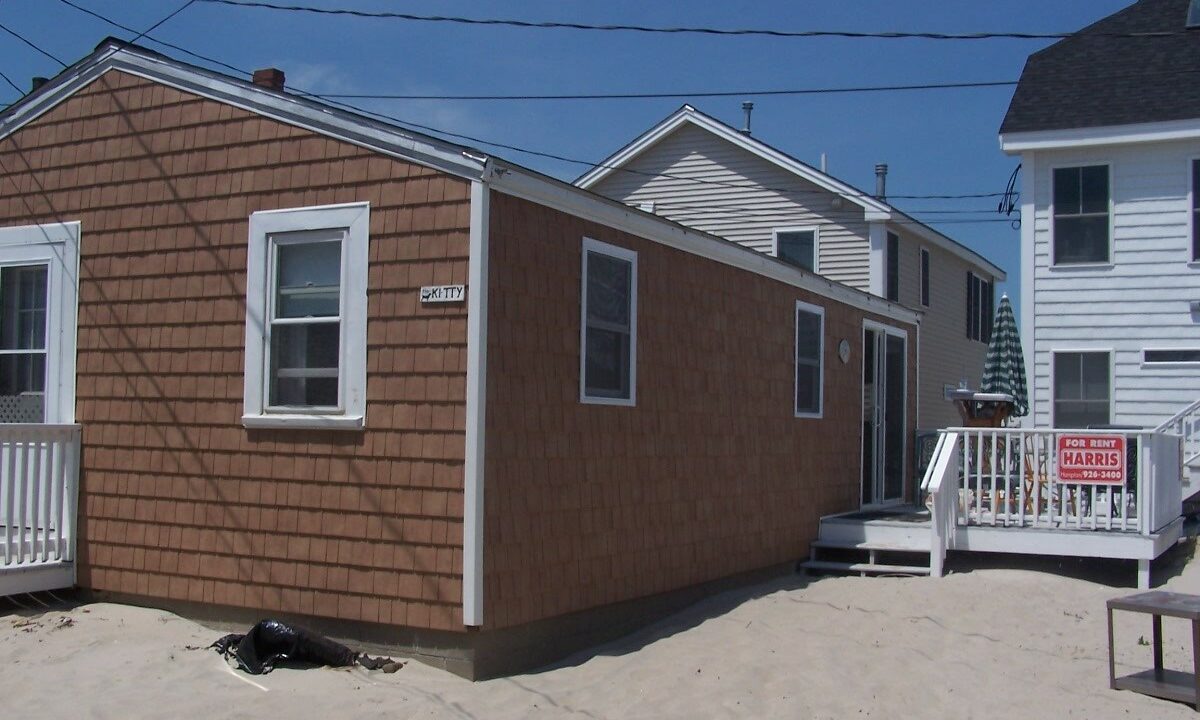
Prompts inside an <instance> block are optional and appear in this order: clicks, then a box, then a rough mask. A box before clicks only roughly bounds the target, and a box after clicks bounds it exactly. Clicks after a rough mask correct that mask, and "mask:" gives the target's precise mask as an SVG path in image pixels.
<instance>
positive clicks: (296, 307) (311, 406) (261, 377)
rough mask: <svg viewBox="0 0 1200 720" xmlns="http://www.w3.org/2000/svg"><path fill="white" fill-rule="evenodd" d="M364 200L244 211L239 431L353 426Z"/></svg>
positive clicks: (362, 350)
mask: <svg viewBox="0 0 1200 720" xmlns="http://www.w3.org/2000/svg"><path fill="white" fill-rule="evenodd" d="M369 214H370V208H369V205H368V204H367V203H355V204H350V205H334V206H327V207H312V208H298V209H290V210H274V211H265V212H258V213H254V214H253V215H251V216H250V239H249V255H248V258H247V282H246V287H247V295H246V392H245V403H246V407H245V415H244V416H243V418H242V421H243V423H244V424H245V425H246V426H247V427H323V428H335V429H336V428H340V429H355V428H361V427H362V426H363V423H364V419H365V417H366V339H367V338H366V315H367V292H366V287H367V230H368V225H369V218H370V215H369Z"/></svg>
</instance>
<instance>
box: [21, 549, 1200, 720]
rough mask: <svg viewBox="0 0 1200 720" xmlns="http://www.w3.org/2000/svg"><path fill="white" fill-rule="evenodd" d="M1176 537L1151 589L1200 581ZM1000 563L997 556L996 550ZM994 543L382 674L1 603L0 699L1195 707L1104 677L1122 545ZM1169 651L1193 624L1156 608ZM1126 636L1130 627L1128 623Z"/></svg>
mask: <svg viewBox="0 0 1200 720" xmlns="http://www.w3.org/2000/svg"><path fill="white" fill-rule="evenodd" d="M1191 552H1192V549H1191V546H1190V545H1180V546H1177V547H1176V548H1175V549H1173V550H1172V551H1171V552H1170V553H1169V556H1167V557H1164V559H1163V560H1160V561H1159V562H1158V563H1156V566H1155V571H1156V582H1159V581H1160V580H1161V581H1163V582H1162V583H1161V584H1160V585H1159V586H1158V587H1159V589H1169V590H1175V591H1180V592H1192V593H1200V561H1195V562H1192V561H1190V555H1191ZM1005 565H1007V567H1006V566H1005ZM1022 565H1024V566H1027V565H1028V559H1005V558H999V559H993V560H991V561H990V564H989V566H982V565H979V564H976V565H973V566H964V565H962V564H961V562H960V563H959V564H958V565H957V568H958V572H955V573H953V574H951V575H949V576H948V577H946V578H943V579H941V580H931V579H928V578H874V579H863V578H857V577H853V578H843V577H825V578H812V579H808V578H803V577H791V578H784V579H780V580H777V581H775V582H771V583H767V584H765V585H758V586H755V587H752V588H747V589H744V590H740V591H736V592H730V593H725V594H722V595H719V596H714V597H713V598H710V599H709V600H707V601H705V602H703V603H700V604H699V605H696V606H694V607H692V608H691V609H689V610H688V611H686V612H684V613H681V614H679V615H675V616H672V617H671V618H668V619H667V620H665V621H663V622H661V623H658V624H657V625H654V626H652V627H650V628H648V629H646V630H645V631H643V632H641V633H638V634H636V635H633V636H630V637H627V638H624V639H622V640H620V641H618V642H616V643H612V644H609V645H605V646H602V647H600V648H597V649H595V650H594V651H592V652H589V653H585V654H581V655H578V656H576V657H573V658H570V659H569V660H568V661H566V662H564V663H562V664H561V665H559V666H556V667H553V668H549V669H545V670H542V671H540V672H535V673H530V674H525V675H520V676H516V677H512V678H506V679H501V680H493V681H488V682H480V683H471V682H468V681H466V680H463V679H461V678H458V677H456V676H454V675H450V674H448V673H445V672H442V671H439V670H435V669H433V668H430V667H427V666H424V665H421V664H419V663H409V664H408V665H406V666H405V667H404V668H403V669H401V670H400V671H399V672H396V673H395V674H390V675H389V674H383V673H380V672H367V671H364V670H362V669H354V670H334V669H329V668H310V669H287V668H284V669H277V670H276V671H275V672H273V673H271V674H270V675H265V676H258V677H253V678H251V677H248V676H245V675H242V674H240V673H235V672H234V671H233V670H231V669H230V668H229V667H228V666H227V665H226V663H225V661H224V660H223V659H221V658H220V657H219V656H218V655H217V654H216V653H214V652H213V651H209V650H195V649H188V647H189V646H206V645H208V644H209V643H211V642H212V641H213V640H214V639H216V638H217V637H219V636H220V635H221V633H220V632H217V631H214V630H210V629H207V628H205V627H202V626H200V625H197V624H196V623H193V622H191V621H188V620H184V619H181V618H179V617H178V616H175V615H172V614H170V613H165V612H161V611H156V610H147V609H142V608H134V607H128V606H122V605H113V604H93V605H85V606H82V607H75V608H72V609H68V610H45V611H42V612H30V611H11V610H10V611H7V612H6V613H5V611H4V610H2V609H0V613H5V614H2V615H0V668H3V669H2V670H0V707H3V708H4V712H5V715H7V716H11V717H39V718H67V717H70V718H143V717H144V718H168V717H170V718H179V717H187V718H201V717H203V718H255V719H256V720H259V719H261V718H267V717H271V718H350V717H353V718H356V719H360V718H384V717H386V718H480V719H481V720H482V719H485V718H486V719H489V720H491V719H493V718H500V719H502V718H525V717H588V718H709V717H749V718H853V717H882V718H898V717H907V718H943V717H944V718H951V717H952V718H993V717H994V718H1001V717H1003V718H1068V717H1075V718H1156V719H1164V720H1165V719H1168V718H1193V717H1196V715H1195V713H1194V712H1193V710H1192V709H1191V708H1190V707H1188V706H1185V705H1182V704H1179V703H1172V702H1167V701H1162V700H1156V699H1154V698H1149V697H1145V696H1142V695H1137V694H1134V693H1131V692H1118V691H1113V690H1110V689H1109V688H1108V670H1107V640H1106V628H1105V612H1104V601H1105V600H1106V599H1108V598H1110V597H1116V596H1120V595H1124V594H1129V593H1131V592H1135V590H1133V589H1132V588H1131V587H1130V583H1132V581H1133V569H1132V566H1131V565H1128V564H1124V565H1122V564H1118V563H1113V562H1112V561H1107V562H1104V563H1091V564H1088V563H1075V562H1065V563H1060V562H1058V561H1043V563H1042V567H1041V568H1040V569H1037V570H1029V569H1013V568H1015V567H1018V566H1022ZM1164 630H1165V633H1164V634H1165V636H1166V640H1167V642H1166V646H1167V651H1166V653H1167V665H1168V667H1174V668H1178V669H1186V668H1190V663H1191V648H1190V644H1191V643H1190V639H1189V633H1190V627H1189V626H1188V625H1187V624H1186V623H1185V622H1183V621H1179V620H1172V619H1169V618H1168V619H1167V620H1166V621H1165V622H1164ZM1149 637H1150V621H1149V618H1148V616H1144V615H1131V614H1125V613H1121V614H1118V625H1117V648H1118V673H1119V674H1121V673H1124V672H1131V671H1134V670H1141V669H1144V668H1145V667H1148V666H1149V664H1150V662H1151V658H1150V649H1149V647H1147V646H1146V645H1144V644H1142V643H1144V642H1145V640H1148V639H1149ZM1139 640H1141V642H1139Z"/></svg>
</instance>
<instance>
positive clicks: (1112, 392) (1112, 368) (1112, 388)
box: [1049, 347, 1117, 428]
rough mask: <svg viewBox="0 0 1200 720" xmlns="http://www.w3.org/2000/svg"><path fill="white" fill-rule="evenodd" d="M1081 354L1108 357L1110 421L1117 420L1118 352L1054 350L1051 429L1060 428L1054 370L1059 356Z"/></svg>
mask: <svg viewBox="0 0 1200 720" xmlns="http://www.w3.org/2000/svg"><path fill="white" fill-rule="evenodd" d="M1080 353H1106V354H1107V355H1108V421H1109V423H1113V422H1115V421H1116V418H1117V412H1116V411H1117V403H1116V396H1117V386H1116V357H1117V354H1116V350H1115V349H1114V348H1111V347H1108V348H1094V347H1093V348H1077V347H1064V348H1054V349H1053V350H1051V351H1050V372H1049V374H1050V393H1049V394H1050V427H1053V428H1057V427H1058V412H1057V406H1058V373H1056V372H1055V371H1054V368H1055V367H1057V365H1058V360H1057V356H1058V355H1078V354H1080Z"/></svg>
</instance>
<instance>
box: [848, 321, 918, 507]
mask: <svg viewBox="0 0 1200 720" xmlns="http://www.w3.org/2000/svg"><path fill="white" fill-rule="evenodd" d="M868 337H870V338H871V341H872V342H873V343H875V347H874V348H873V353H871V355H872V357H873V358H874V361H875V368H874V373H875V382H874V396H873V397H871V398H868V397H867V386H866V371H867V366H866V363H867V355H868V353H867V342H868ZM889 337H891V338H898V339H900V340H901V342H903V347H904V352H903V353H902V355H901V357H902V358H903V363H904V365H903V372H902V373H901V377H903V378H904V380H903V391H902V393H901V397H902V398H903V410H902V412H901V413H900V416H899V419H898V421H899V423H900V432H899V437H900V438H901V443H900V463H899V467H900V473H901V480H900V483H899V487H900V494H899V495H897V496H895V497H888V496H887V482H886V473H885V462H886V457H887V452H888V446H887V435H888V432H887V429H888V423H889V422H890V421H891V420H892V418H891V416H890V415H888V414H887V413H886V409H884V406H885V403H886V400H887V377H886V376H887V372H886V371H887V339H888V338H889ZM862 348H863V351H862V368H861V372H860V375H859V378H860V381H861V382H862V383H863V384H862V409H861V412H860V415H859V418H860V423H859V427H860V428H862V433H863V434H862V436H861V437H860V438H859V439H860V444H859V448H860V450H859V501H860V505H861V506H862V507H863V508H868V509H870V508H883V507H891V506H895V505H900V504H903V503H904V494H905V493H904V490H905V485H906V480H907V477H906V476H907V468H908V442H907V433H908V407H909V394H908V393H909V382H908V371H909V358H908V333H907V332H906V331H905V330H902V329H900V328H897V327H893V326H891V325H885V324H883V323H880V322H876V321H874V320H865V319H864V320H863V332H862ZM868 400H870V402H871V405H872V406H873V408H874V412H875V414H876V419H875V420H873V421H872V422H871V424H870V432H871V433H872V435H873V438H872V441H873V444H872V451H871V459H872V461H873V462H872V463H871V464H872V465H873V467H872V468H871V482H870V485H871V496H870V497H866V493H865V490H866V487H865V486H866V484H867V483H866V482H865V480H866V472H867V467H866V463H867V458H866V455H867V453H866V440H867V435H866V433H867V432H868V430H867V427H868V425H867V421H868V418H867V409H868V408H867V402H868ZM881 412H882V413H883V415H882V416H881V415H880V413H881ZM881 448H882V449H883V451H882V452H880V449H881Z"/></svg>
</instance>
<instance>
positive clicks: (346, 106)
mask: <svg viewBox="0 0 1200 720" xmlns="http://www.w3.org/2000/svg"><path fill="white" fill-rule="evenodd" d="M199 1H200V2H208V1H209V0H199ZM59 2H61V3H63V4H65V5H69V6H71V7H73V8H75V9H76V10H79V11H81V12H84V13H86V14H88V15H91V16H92V17H94V18H96V19H98V20H100V21H102V22H105V23H107V24H109V25H112V26H113V27H117V28H120V29H122V30H124V31H126V32H129V33H137V32H138V31H137V30H134V29H133V28H130V27H127V26H125V25H122V24H120V23H118V22H116V21H114V20H110V19H109V18H107V17H104V16H103V15H100V14H99V13H96V12H93V11H91V10H89V9H87V8H84V7H81V6H79V5H76V4H75V3H74V2H72V1H71V0H59ZM144 37H145V39H147V40H150V41H152V42H155V43H157V44H159V45H162V46H164V47H169V48H171V49H173V50H177V51H179V52H182V53H184V54H186V55H188V56H191V57H194V58H197V59H200V60H203V61H205V62H208V63H211V64H214V65H218V66H220V67H222V68H225V69H227V70H232V71H233V72H235V73H238V74H239V75H242V76H248V75H250V74H251V73H250V71H248V70H244V69H242V68H239V67H236V66H234V65H230V64H229V63H226V62H223V61H221V60H217V59H215V58H211V57H207V56H204V55H201V54H199V53H196V52H193V51H191V50H188V49H186V48H182V47H180V46H178V45H174V44H172V43H168V42H165V41H162V40H158V39H156V38H154V37H151V36H150V35H145V36H144ZM290 92H292V93H295V94H297V95H301V96H304V97H308V98H311V99H315V100H319V101H322V102H324V103H326V104H328V105H333V106H336V107H340V108H343V109H346V110H350V111H352V112H356V113H360V114H362V115H365V116H367V117H373V118H375V119H379V120H384V121H387V122H390V123H395V124H397V125H399V126H401V127H404V128H406V129H409V130H412V129H416V130H418V131H422V132H427V133H431V134H434V135H440V136H444V137H451V138H457V139H459V140H466V141H468V142H472V143H478V144H480V145H487V146H490V147H498V148H503V149H506V150H512V151H514V152H519V153H522V154H526V155H532V156H535V157H542V158H546V159H549V160H557V161H560V162H565V163H571V164H574V165H581V166H584V167H588V168H593V167H604V168H606V169H610V170H615V171H618V172H624V173H630V174H635V175H644V176H646V177H651V178H670V179H676V180H684V181H687V182H693V183H697V184H703V185H713V186H719V187H733V188H744V189H751V188H761V189H765V190H773V191H775V192H779V193H783V194H788V195H799V194H802V193H810V194H822V193H823V191H815V190H810V191H795V190H792V189H788V188H770V187H767V188H764V187H763V186H760V185H755V184H753V183H731V182H725V181H721V180H711V179H704V178H691V177H686V176H681V175H671V174H668V173H649V172H641V171H637V170H633V169H630V168H621V167H617V166H613V165H604V164H602V163H596V162H592V161H590V160H580V159H578V158H572V157H567V156H565V155H558V154H555V153H548V152H543V151H540V150H531V149H529V148H524V147H520V146H518V145H511V144H508V143H501V142H496V141H491V140H485V139H483V138H478V137H474V136H471V135H466V134H463V133H455V132H451V131H448V130H442V129H439V128H435V127H430V126H428V125H423V124H421V123H417V122H413V121H410V120H405V119H402V118H398V117H396V116H394V115H388V114H385V113H379V112H375V111H372V110H367V109H366V108H361V107H357V106H355V105H351V104H349V103H344V102H341V101H339V100H337V99H333V98H330V97H329V96H325V95H320V94H317V93H312V92H309V91H307V90H302V89H300V88H290ZM839 194H840V195H841V196H842V197H845V198H849V199H853V198H872V197H873V196H872V195H870V194H868V193H864V192H861V191H855V192H842V193H839ZM1003 195H1004V193H1003V192H989V193H961V194H935V195H890V196H889V197H891V198H893V199H920V200H959V199H968V198H993V197H1002V196H1003Z"/></svg>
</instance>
